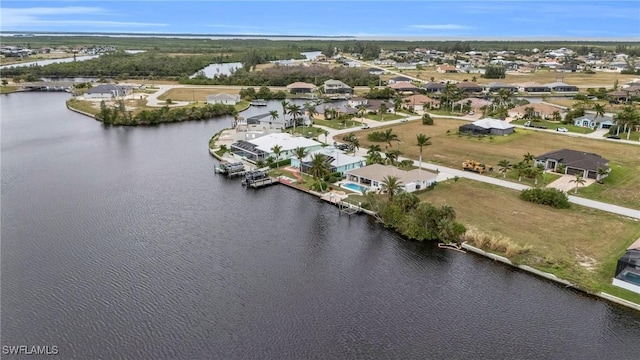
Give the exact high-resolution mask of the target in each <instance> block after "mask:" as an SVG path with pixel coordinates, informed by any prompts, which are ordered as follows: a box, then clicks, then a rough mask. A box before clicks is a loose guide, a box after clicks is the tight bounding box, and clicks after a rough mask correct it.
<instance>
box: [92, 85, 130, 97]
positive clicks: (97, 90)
mask: <svg viewBox="0 0 640 360" xmlns="http://www.w3.org/2000/svg"><path fill="white" fill-rule="evenodd" d="M129 94H131V89H130V88H128V87H126V86H121V85H116V84H103V85H98V86H94V87H92V88H91V89H89V90H87V92H85V93H84V98H85V99H104V100H111V99H117V98H121V97H124V96H127V95H129Z"/></svg>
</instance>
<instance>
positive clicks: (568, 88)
mask: <svg viewBox="0 0 640 360" xmlns="http://www.w3.org/2000/svg"><path fill="white" fill-rule="evenodd" d="M544 86H546V87H548V88H549V89H551V91H555V92H577V91H578V87H577V86H574V85H569V84H565V83H563V82H561V81H556V82H552V83H549V84H544Z"/></svg>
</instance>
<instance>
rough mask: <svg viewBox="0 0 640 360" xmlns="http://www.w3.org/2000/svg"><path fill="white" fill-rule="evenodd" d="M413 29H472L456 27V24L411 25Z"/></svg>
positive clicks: (463, 26) (462, 26)
mask: <svg viewBox="0 0 640 360" xmlns="http://www.w3.org/2000/svg"><path fill="white" fill-rule="evenodd" d="M411 28H413V29H426V30H467V29H473V28H472V27H470V26H465V25H458V24H423V25H411Z"/></svg>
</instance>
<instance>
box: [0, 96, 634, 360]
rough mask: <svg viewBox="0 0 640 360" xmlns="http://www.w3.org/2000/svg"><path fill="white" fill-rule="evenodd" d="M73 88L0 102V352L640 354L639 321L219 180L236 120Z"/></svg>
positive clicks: (76, 355) (310, 203)
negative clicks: (37, 348)
mask: <svg viewBox="0 0 640 360" xmlns="http://www.w3.org/2000/svg"><path fill="white" fill-rule="evenodd" d="M67 96H68V95H67V94H60V93H26V94H11V95H8V96H2V97H0V101H1V103H0V108H1V116H2V128H1V130H2V131H1V135H2V149H1V150H2V184H1V185H2V186H1V193H2V199H1V200H2V201H1V206H2V208H1V210H2V234H1V235H2V253H1V255H2V257H1V273H2V289H1V294H2V299H1V301H2V302H1V305H2V309H1V316H2V320H1V325H2V330H1V331H2V333H1V335H2V341H1V342H2V345H3V346H5V345H41V346H44V345H49V346H54V345H55V346H57V347H58V349H59V352H60V353H59V355H58V356H59V357H60V358H61V359H99V358H102V359H125V358H126V359H270V358H276V359H307V358H318V359H378V358H380V359H392V358H393V359H457V358H474V359H636V358H637V356H638V353H639V352H640V314H639V313H637V312H634V311H631V310H627V309H625V308H621V307H618V306H616V305H612V304H609V303H607V302H604V301H600V300H596V299H593V298H591V297H588V296H585V295H583V294H581V293H578V292H575V291H571V290H567V289H565V288H564V287H562V286H558V285H555V284H552V283H549V282H547V281H543V280H540V279H538V278H536V277H534V276H531V275H528V274H525V273H521V272H518V271H514V270H513V269H511V268H509V267H505V266H502V265H500V264H497V263H494V262H492V261H489V260H486V259H484V258H480V257H476V256H474V255H470V254H460V253H457V252H447V251H442V250H439V249H437V248H434V247H433V246H432V245H431V244H417V243H413V242H407V241H405V240H403V239H402V238H400V237H399V236H397V235H395V234H394V233H392V232H389V231H386V230H385V229H383V228H381V227H380V226H379V225H378V224H376V223H375V222H372V221H371V220H370V219H368V218H367V217H364V216H354V217H351V218H349V217H346V216H340V215H339V213H338V210H337V209H336V208H334V207H332V206H330V205H327V204H324V203H322V202H320V201H319V200H316V199H313V198H310V197H309V196H307V195H304V194H301V193H298V192H296V191H294V190H291V189H288V188H285V187H284V186H274V187H270V188H266V189H261V190H259V191H248V190H245V189H244V188H243V187H242V186H241V185H240V183H239V181H233V180H227V179H225V178H223V177H221V176H216V175H215V174H214V172H213V166H214V164H215V161H214V160H213V159H212V158H211V157H210V156H209V154H208V153H207V150H206V144H207V141H208V139H209V137H210V136H211V134H213V133H215V132H216V131H218V130H219V129H220V128H222V127H225V126H228V125H229V123H230V119H218V120H209V121H202V122H190V123H182V124H169V125H163V126H158V127H148V128H105V127H103V126H102V125H101V124H99V123H97V122H95V121H94V120H92V119H88V118H86V117H83V116H81V115H78V114H75V113H73V112H71V111H68V110H67V109H66V108H65V106H64V101H65V99H66V98H67ZM5 358H11V356H3V359H5ZM20 358H24V357H20Z"/></svg>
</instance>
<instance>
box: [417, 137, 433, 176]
mask: <svg viewBox="0 0 640 360" xmlns="http://www.w3.org/2000/svg"><path fill="white" fill-rule="evenodd" d="M416 140H417V142H418V143H417V144H416V145H418V146H419V147H420V159H419V160H418V161H419V162H418V163H419V166H418V169H422V149H423V148H424V147H425V146H429V145H431V141H430V140H431V138H430V137H428V136H426V135H425V134H418V135H416Z"/></svg>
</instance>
